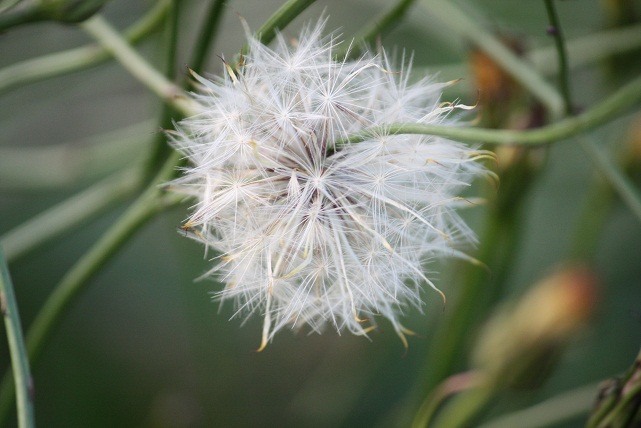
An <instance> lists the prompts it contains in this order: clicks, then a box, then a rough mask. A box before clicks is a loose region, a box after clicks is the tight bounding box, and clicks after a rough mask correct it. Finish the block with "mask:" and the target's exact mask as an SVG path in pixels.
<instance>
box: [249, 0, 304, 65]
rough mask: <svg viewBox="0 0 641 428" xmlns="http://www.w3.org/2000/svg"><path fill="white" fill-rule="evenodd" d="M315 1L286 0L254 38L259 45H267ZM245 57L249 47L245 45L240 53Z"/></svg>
mask: <svg viewBox="0 0 641 428" xmlns="http://www.w3.org/2000/svg"><path fill="white" fill-rule="evenodd" d="M315 1H316V0H287V2H286V3H285V4H283V5H282V6H281V7H280V8H279V9H278V10H277V11H276V12H274V14H273V15H272V16H270V17H269V18H268V19H267V21H265V23H264V24H263V25H261V27H260V28H259V29H258V30H257V31H256V33H255V36H256V37H257V38H258V40H260V41H261V43H264V44H268V43H269V42H271V41H272V40H274V37H276V33H277V32H278V31H279V30H282V29H283V28H285V27H286V26H287V25H289V23H290V22H292V21H293V20H294V19H295V18H296V17H297V16H298V15H300V14H301V13H302V12H303V11H304V10H305V9H307V8H308V7H309V6H311V4H312V3H314V2H315ZM240 52H241V54H243V55H245V54H247V52H249V45H248V44H245V46H244V47H243V49H242V50H241V51H240Z"/></svg>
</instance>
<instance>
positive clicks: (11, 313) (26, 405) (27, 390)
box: [0, 248, 36, 428]
mask: <svg viewBox="0 0 641 428" xmlns="http://www.w3.org/2000/svg"><path fill="white" fill-rule="evenodd" d="M0 303H1V305H2V315H3V318H4V324H5V327H6V329H7V341H8V342H9V354H10V355H11V367H12V369H13V379H14V384H15V390H16V406H17V409H18V426H19V427H20V428H33V427H35V426H36V422H35V416H34V411H33V380H32V378H31V372H30V370H29V358H28V357H27V351H26V348H25V345H24V338H23V337H22V327H21V326H20V315H19V313H18V303H17V302H16V296H15V294H14V292H13V284H12V282H11V276H10V275H9V268H8V267H7V263H6V261H5V259H4V255H3V254H2V249H1V248H0Z"/></svg>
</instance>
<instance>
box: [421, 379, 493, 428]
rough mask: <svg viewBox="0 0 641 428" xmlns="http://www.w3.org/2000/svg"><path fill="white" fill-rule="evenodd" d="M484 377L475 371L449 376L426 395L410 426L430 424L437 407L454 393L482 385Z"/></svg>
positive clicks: (422, 426)
mask: <svg viewBox="0 0 641 428" xmlns="http://www.w3.org/2000/svg"><path fill="white" fill-rule="evenodd" d="M484 381H485V377H484V376H483V375H482V374H480V373H477V372H472V371H470V372H464V373H460V374H457V375H453V376H450V377H449V378H447V379H446V380H444V381H443V382H442V383H441V384H439V385H438V387H437V388H434V390H433V391H432V392H431V393H430V395H428V397H427V399H426V400H425V401H424V402H423V404H422V405H421V407H420V409H419V410H418V412H417V413H416V416H415V417H414V420H413V421H412V428H424V427H429V426H431V425H432V422H433V421H434V417H435V415H436V414H437V412H438V410H439V408H440V407H441V406H442V405H443V404H444V403H445V401H446V400H448V399H450V397H451V396H452V395H454V394H459V393H464V392H465V391H467V390H471V389H475V388H478V387H482V386H483V382H484Z"/></svg>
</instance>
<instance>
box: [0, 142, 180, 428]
mask: <svg viewBox="0 0 641 428" xmlns="http://www.w3.org/2000/svg"><path fill="white" fill-rule="evenodd" d="M177 162H178V155H177V154H176V155H174V156H172V157H170V158H169V159H168V160H167V162H166V163H165V165H164V167H163V168H162V170H161V172H160V173H159V174H158V176H157V179H156V180H154V182H153V183H152V184H151V185H150V186H149V187H148V188H147V190H146V191H145V192H144V193H143V194H142V195H140V196H139V197H138V199H136V201H135V202H134V203H133V204H132V205H131V206H130V207H129V209H127V211H126V212H125V213H124V214H123V215H122V216H121V217H120V219H119V220H118V221H117V222H116V223H115V224H113V225H112V226H111V227H110V228H109V230H107V232H105V234H104V235H103V236H102V237H101V238H100V239H99V240H98V241H97V242H96V243H95V244H94V245H93V247H92V248H91V249H90V250H89V251H88V252H87V253H85V255H84V256H83V257H82V258H80V260H78V261H77V262H76V264H75V265H74V266H73V267H72V268H71V269H70V270H69V271H68V272H67V274H66V275H65V276H64V277H63V278H62V279H61V280H60V282H59V283H58V285H57V286H56V287H55V289H54V291H53V292H52V293H51V295H50V296H49V298H48V299H47V301H46V302H45V304H44V305H43V307H42V309H41V310H40V312H39V313H38V315H37V316H36V318H35V320H34V321H33V323H32V325H31V327H30V328H29V331H28V334H27V351H28V354H29V360H30V361H31V363H32V364H33V363H34V362H35V361H37V360H38V358H39V357H40V355H41V353H42V349H43V347H44V345H45V343H46V341H47V340H48V339H49V337H50V336H51V333H52V332H53V330H54V328H55V327H56V326H57V325H58V323H59V322H60V320H61V319H62V316H63V315H64V313H65V311H66V309H67V308H68V307H69V305H70V304H71V303H72V301H73V300H74V299H75V298H76V297H77V296H78V295H79V294H80V293H81V292H82V291H83V290H84V289H85V287H86V285H87V284H88V282H89V280H90V279H91V278H92V277H93V276H94V275H96V274H97V273H98V271H99V270H100V268H102V267H103V266H104V265H105V264H106V263H107V261H108V260H109V259H110V258H111V256H113V255H114V254H115V253H116V252H117V251H118V250H119V249H120V248H121V247H122V246H123V245H124V244H125V243H126V242H127V241H129V239H131V238H132V236H134V234H135V232H137V231H139V230H140V229H141V227H142V226H143V225H144V224H145V223H146V222H148V221H149V220H150V219H151V218H153V216H154V215H155V214H157V213H159V212H160V211H162V210H164V209H167V208H168V207H169V206H170V205H171V203H168V202H167V201H165V200H163V199H162V198H161V190H160V189H159V188H158V184H160V183H164V182H165V181H166V180H167V179H168V178H169V177H171V176H172V175H173V174H174V169H175V165H176V163H177ZM172 202H173V203H175V201H172ZM13 392H14V391H13V388H12V385H11V383H10V380H9V378H8V377H7V376H5V378H4V379H3V381H2V384H1V385H0V425H2V422H4V421H5V420H6V418H7V416H8V412H9V409H10V404H11V400H12V398H13Z"/></svg>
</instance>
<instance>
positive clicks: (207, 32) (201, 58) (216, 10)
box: [189, 0, 227, 73]
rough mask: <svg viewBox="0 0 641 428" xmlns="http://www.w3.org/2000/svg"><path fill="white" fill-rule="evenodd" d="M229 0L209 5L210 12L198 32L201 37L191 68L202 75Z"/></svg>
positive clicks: (220, 0) (214, 1) (216, 1)
mask: <svg viewBox="0 0 641 428" xmlns="http://www.w3.org/2000/svg"><path fill="white" fill-rule="evenodd" d="M226 6H227V0H212V1H210V4H209V10H208V11H207V13H206V14H205V18H204V19H203V22H202V28H201V30H200V31H199V32H198V34H199V37H198V40H197V41H196V48H195V49H194V53H193V55H192V58H191V61H190V63H189V67H190V68H191V69H192V70H194V71H196V72H197V73H200V72H201V71H202V69H203V66H204V65H205V62H206V61H207V58H208V57H209V53H210V52H211V46H212V45H213V44H214V42H215V40H216V36H217V35H218V31H219V29H220V22H221V20H222V18H223V15H224V12H225V7H226Z"/></svg>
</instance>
